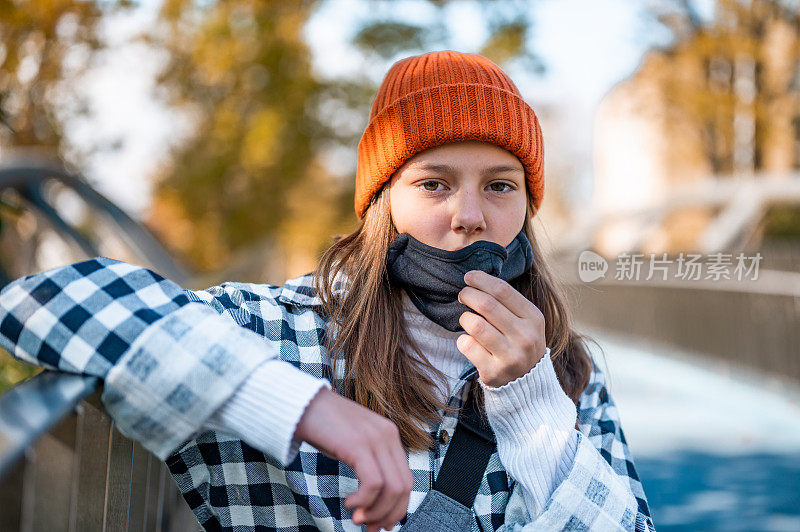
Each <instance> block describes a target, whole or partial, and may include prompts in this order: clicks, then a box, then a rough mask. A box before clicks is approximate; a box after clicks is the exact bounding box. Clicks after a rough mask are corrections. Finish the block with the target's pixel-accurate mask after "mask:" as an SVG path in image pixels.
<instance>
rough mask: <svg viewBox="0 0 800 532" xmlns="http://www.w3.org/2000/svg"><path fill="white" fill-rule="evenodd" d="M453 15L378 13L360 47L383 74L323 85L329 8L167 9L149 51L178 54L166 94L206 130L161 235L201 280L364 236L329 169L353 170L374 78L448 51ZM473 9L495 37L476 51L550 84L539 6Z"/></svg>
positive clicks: (348, 197)
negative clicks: (333, 161)
mask: <svg viewBox="0 0 800 532" xmlns="http://www.w3.org/2000/svg"><path fill="white" fill-rule="evenodd" d="M449 3H450V2H448V1H425V0H420V1H418V2H415V3H408V2H403V3H402V4H403V6H402V7H403V8H404V9H405V8H409V6H410V5H412V4H413V6H416V8H418V9H430V10H431V12H432V13H433V16H432V17H431V18H430V20H429V21H427V22H426V23H425V24H419V23H417V22H411V21H409V20H408V19H407V18H406V17H404V16H403V10H401V9H399V8H398V3H396V2H395V3H392V2H385V1H384V2H380V1H373V2H367V4H366V5H367V6H369V7H370V10H369V12H368V13H366V14H364V13H362V14H361V15H363V16H362V17H361V20H363V23H362V24H361V26H360V27H359V28H357V31H356V32H355V35H354V37H353V40H352V44H353V46H354V47H355V49H356V50H359V51H361V52H362V53H363V54H364V60H365V65H367V64H370V65H372V66H374V68H373V69H372V70H370V69H368V68H365V69H364V70H365V72H364V73H361V74H360V75H359V76H356V77H354V78H352V79H346V80H343V79H324V80H323V79H317V77H315V75H314V73H313V72H312V68H311V59H312V58H311V57H310V55H311V53H310V50H309V47H308V45H307V43H306V42H305V36H304V28H305V24H306V23H307V22H308V20H309V18H310V17H311V16H312V14H313V13H314V12H315V10H316V9H318V8H319V7H320V5H321V2H318V1H315V0H305V1H300V2H284V1H275V0H274V1H266V2H265V1H258V0H230V1H225V2H219V1H207V2H194V1H190V0H165V2H164V4H163V6H162V8H161V17H160V19H161V25H160V27H159V28H156V29H155V30H154V31H153V32H152V33H151V34H150V35H149V36H148V37H146V38H147V40H148V41H149V42H151V43H152V44H154V45H156V46H158V47H160V48H163V49H165V50H166V51H167V52H168V60H167V62H166V64H165V67H164V69H163V71H162V73H161V75H160V77H159V78H158V85H159V91H160V95H161V96H162V97H163V98H164V99H165V100H166V101H168V102H169V104H170V105H172V106H174V107H175V108H178V109H183V110H186V111H187V112H188V113H190V116H191V118H192V120H193V124H194V126H193V127H194V128H193V133H192V134H191V135H190V136H189V138H188V139H187V140H186V141H185V142H182V143H181V144H180V145H179V146H178V147H177V148H176V149H175V150H174V151H173V152H172V154H171V157H170V161H169V163H168V164H167V165H165V166H164V167H163V169H162V171H161V173H160V175H159V176H158V179H157V185H156V188H155V191H154V200H153V206H152V209H151V215H150V218H149V224H150V226H151V227H153V228H154V230H155V231H156V232H158V233H159V234H160V235H161V236H162V237H163V238H164V240H166V241H167V243H168V244H169V245H170V246H171V247H172V248H173V249H175V250H178V251H180V252H181V253H182V254H183V255H184V258H185V259H186V260H188V262H190V263H191V264H193V265H194V266H195V268H197V269H198V270H199V271H201V272H210V271H214V270H218V269H220V268H223V267H225V266H227V265H228V264H229V262H230V260H231V256H232V254H240V253H243V252H245V251H246V250H247V249H248V248H250V247H251V246H254V245H255V246H260V245H270V244H271V245H272V246H273V247H274V249H275V250H276V253H278V254H280V255H281V256H284V257H287V261H288V263H289V264H288V265H287V270H290V271H293V272H299V271H303V270H304V269H306V268H310V267H311V266H312V265H313V263H314V262H315V261H316V259H317V258H318V255H319V253H321V252H322V251H323V250H324V249H325V248H326V247H327V246H328V245H330V237H331V235H332V234H333V233H336V232H344V231H350V230H352V229H353V228H355V226H356V223H357V220H356V218H355V216H354V215H353V210H352V209H353V207H352V197H353V186H354V179H353V177H352V175H350V176H336V175H333V174H332V173H331V171H330V170H328V165H326V164H325V157H326V156H328V155H330V154H331V153H335V152H336V150H339V153H340V154H341V153H349V154H350V155H351V157H352V160H355V154H356V146H357V143H358V140H359V138H360V135H361V132H362V130H363V128H364V127H365V125H366V122H367V116H368V112H369V105H370V103H371V99H372V97H373V96H374V93H375V90H376V89H377V87H376V86H375V80H373V79H371V78H370V77H369V75H368V73H367V71H376V70H381V71H383V72H385V70H386V69H388V66H389V64H390V63H391V62H393V61H395V60H397V59H398V58H400V57H402V56H405V55H411V54H413V53H422V52H423V51H427V50H430V49H437V48H441V47H446V46H447V45H448V42H449V38H450V37H449V33H448V31H447V26H446V24H445V18H446V13H445V9H446V6H447V5H448V4H449ZM462 4H463V3H462ZM475 4H476V5H479V6H481V7H482V9H483V10H484V12H485V13H486V17H485V20H486V25H487V28H486V30H487V34H488V37H487V39H486V42H485V45H484V47H483V48H482V49H480V50H477V51H478V52H480V53H484V54H485V55H487V56H489V57H490V58H492V59H493V60H496V61H497V62H498V63H500V64H504V63H507V62H509V61H512V60H518V61H522V62H524V65H525V66H526V67H532V68H533V69H534V70H535V71H537V72H541V71H542V70H543V66H542V64H541V62H540V61H538V59H537V58H536V56H535V55H533V54H532V53H531V52H530V46H529V32H528V27H529V25H530V23H529V11H530V6H529V4H528V3H527V2H520V1H515V2H511V1H506V2H488V1H483V2H475ZM347 5H349V6H351V7H352V4H343V7H347ZM373 7H374V8H375V9H372V8H373ZM275 275H280V273H276V274H275ZM276 280H277V279H276ZM254 281H256V279H254Z"/></svg>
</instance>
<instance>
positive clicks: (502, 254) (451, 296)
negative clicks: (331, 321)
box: [386, 231, 533, 332]
mask: <svg viewBox="0 0 800 532" xmlns="http://www.w3.org/2000/svg"><path fill="white" fill-rule="evenodd" d="M532 265H533V250H532V249H531V243H530V242H529V241H528V238H527V237H526V236H525V233H523V232H522V231H520V232H519V234H518V235H517V236H516V237H515V238H514V240H513V241H512V242H511V243H510V244H509V245H508V246H507V247H505V248H504V247H503V246H501V245H500V244H495V243H494V242H489V241H488V240H479V241H477V242H473V243H472V244H470V245H469V246H466V247H463V248H461V249H457V250H455V251H447V250H444V249H439V248H435V247H432V246H428V245H427V244H423V243H422V242H420V241H419V240H417V239H416V238H414V237H412V236H411V235H410V234H408V233H401V234H400V235H398V236H397V238H395V239H394V240H393V241H392V242H391V243H390V244H389V250H388V251H387V253H386V267H387V270H388V273H389V277H390V278H391V279H392V280H393V281H395V282H396V283H397V284H399V285H400V286H402V287H403V288H404V289H405V290H406V292H407V293H408V296H409V298H410V299H411V301H412V302H413V303H414V305H415V306H416V307H417V308H418V309H419V311H420V312H422V313H423V314H424V315H425V316H427V317H428V318H429V319H431V320H432V321H434V322H436V323H438V324H439V325H441V326H442V327H444V328H445V329H447V330H448V331H453V332H456V331H463V330H464V329H463V328H462V327H461V324H459V323H458V318H459V317H460V316H461V314H463V313H464V312H467V311H470V312H475V311H474V310H472V309H470V308H469V307H467V306H466V305H462V304H461V303H459V302H458V293H459V292H460V291H461V290H462V289H463V288H464V287H465V286H467V284H466V283H465V282H464V274H465V273H467V272H468V271H470V270H481V271H484V272H486V273H488V274H489V275H494V276H495V277H499V278H500V279H503V280H504V281H511V280H513V279H515V278H517V277H519V276H520V275H522V274H523V273H525V272H527V271H528V270H530V269H531V266H532Z"/></svg>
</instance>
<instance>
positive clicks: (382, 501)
mask: <svg viewBox="0 0 800 532" xmlns="http://www.w3.org/2000/svg"><path fill="white" fill-rule="evenodd" d="M294 436H295V438H298V439H300V440H302V441H305V442H307V443H309V444H310V445H313V446H314V447H316V448H317V449H319V450H320V451H321V452H322V453H323V454H325V455H326V456H329V457H331V458H333V459H334V460H339V461H341V462H344V463H345V464H347V465H348V466H350V467H351V468H352V469H353V471H355V473H356V476H357V477H358V481H359V487H358V490H356V491H355V492H353V493H351V494H350V495H348V496H347V498H346V499H345V503H344V505H345V508H347V509H348V510H352V509H353V508H356V510H355V511H354V512H353V522H354V523H356V524H357V525H362V524H366V525H367V532H378V531H379V530H380V529H381V528H385V529H387V530H390V529H392V528H394V526H395V525H397V523H398V522H399V521H400V519H402V518H403V517H405V515H406V512H407V511H408V500H409V496H410V493H411V489H412V488H413V487H414V475H413V474H412V473H411V469H410V468H409V466H408V459H407V458H406V454H405V451H404V450H403V446H402V445H401V443H400V433H399V431H398V430H397V426H396V425H395V424H394V423H392V422H391V421H389V420H388V419H386V418H385V417H383V416H381V415H379V414H376V413H375V412H373V411H372V410H370V409H368V408H366V407H364V406H361V405H360V404H358V403H356V402H355V401H351V400H350V399H347V398H345V397H342V396H341V395H339V394H337V393H336V392H334V391H331V390H329V389H328V388H321V389H320V391H319V392H318V393H317V394H316V395H315V396H314V398H313V399H312V400H311V402H310V403H309V404H308V406H307V407H306V409H305V411H304V413H303V416H302V417H301V418H300V422H299V423H298V424H297V428H296V429H295V434H294Z"/></svg>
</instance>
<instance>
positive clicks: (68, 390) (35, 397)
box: [0, 371, 100, 480]
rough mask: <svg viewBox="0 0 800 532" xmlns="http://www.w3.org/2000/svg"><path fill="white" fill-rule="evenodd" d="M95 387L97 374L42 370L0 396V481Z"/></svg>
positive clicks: (97, 379) (98, 382)
mask: <svg viewBox="0 0 800 532" xmlns="http://www.w3.org/2000/svg"><path fill="white" fill-rule="evenodd" d="M99 386H100V379H99V378H97V377H91V376H86V375H75V374H71V373H59V372H54V371H45V372H43V373H40V374H38V375H36V376H34V377H32V378H30V379H28V380H27V381H25V382H22V383H20V384H18V385H17V386H15V387H14V388H12V389H11V390H9V391H8V392H7V393H6V394H4V395H3V396H0V480H2V479H3V477H4V476H5V474H6V473H7V472H8V470H9V469H10V468H11V466H12V465H14V464H15V463H16V462H17V460H19V459H20V458H22V457H23V456H24V454H25V450H26V449H28V448H29V447H31V446H32V445H33V444H34V443H35V442H36V441H37V440H38V439H39V438H40V437H41V436H42V435H43V434H45V433H47V431H49V430H50V429H52V428H53V427H54V426H55V425H56V424H57V423H58V422H60V421H61V420H62V419H64V418H65V417H66V416H67V415H68V414H70V413H71V412H72V411H73V410H74V409H75V407H76V406H78V404H80V402H81V401H82V400H83V399H85V398H86V397H88V396H89V395H91V394H92V393H93V392H94V391H95V390H97V389H98V387H99Z"/></svg>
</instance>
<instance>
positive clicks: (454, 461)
mask: <svg viewBox="0 0 800 532" xmlns="http://www.w3.org/2000/svg"><path fill="white" fill-rule="evenodd" d="M472 384H474V383H470V384H468V386H470V390H469V392H467V393H468V394H469V395H468V397H467V401H466V403H465V404H464V406H463V407H462V408H461V412H460V413H459V416H458V425H456V430H455V433H454V434H453V437H452V439H451V440H450V446H449V447H448V448H447V453H445V455H444V461H443V462H442V467H441V468H440V469H439V474H438V475H437V477H436V482H435V483H434V485H433V489H435V490H437V491H440V492H442V493H444V494H445V495H447V496H448V497H450V498H451V499H455V500H456V501H458V502H460V503H461V504H463V505H464V506H466V507H467V508H472V504H473V503H474V502H475V495H477V494H478V487H479V486H480V484H481V480H482V479H483V474H484V472H485V471H486V465H487V464H488V463H489V457H491V456H492V453H493V452H494V449H495V446H496V441H495V437H494V432H492V428H491V427H490V426H489V421H488V420H487V419H486V416H481V413H480V412H479V411H478V407H477V403H476V400H475V393H473V390H472V387H471V385H472Z"/></svg>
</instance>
